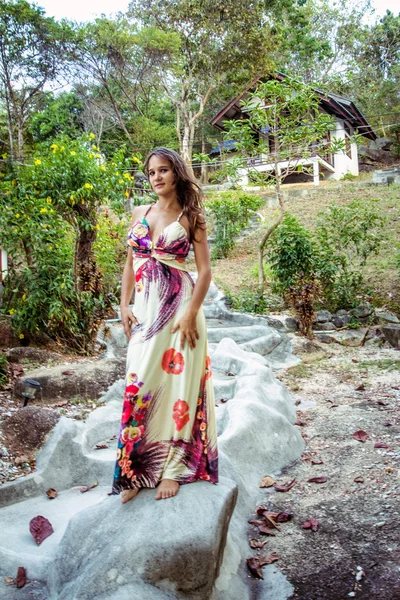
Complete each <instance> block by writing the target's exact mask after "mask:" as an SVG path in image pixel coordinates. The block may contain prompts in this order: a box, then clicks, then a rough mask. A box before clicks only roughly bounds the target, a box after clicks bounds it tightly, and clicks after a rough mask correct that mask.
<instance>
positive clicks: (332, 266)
mask: <svg viewBox="0 0 400 600" xmlns="http://www.w3.org/2000/svg"><path fill="white" fill-rule="evenodd" d="M384 223H385V219H384V217H382V216H381V214H380V212H379V208H378V206H377V203H376V202H360V201H356V200H353V201H352V202H350V203H349V204H348V205H345V206H339V205H336V204H331V205H330V206H329V208H328V209H327V210H325V211H324V212H320V213H319V216H318V219H317V225H316V231H315V236H316V241H317V244H318V247H319V257H320V258H319V260H320V267H319V276H320V280H321V284H322V289H323V293H324V296H325V297H326V299H327V301H328V303H329V306H330V307H331V308H332V309H335V308H347V307H350V306H353V305H355V304H356V302H357V298H356V297H357V294H359V293H360V291H361V287H362V283H363V273H362V268H363V266H364V265H365V263H366V262H367V259H368V257H369V256H371V255H372V254H377V252H378V250H379V247H380V245H381V242H382V228H383V225H384Z"/></svg>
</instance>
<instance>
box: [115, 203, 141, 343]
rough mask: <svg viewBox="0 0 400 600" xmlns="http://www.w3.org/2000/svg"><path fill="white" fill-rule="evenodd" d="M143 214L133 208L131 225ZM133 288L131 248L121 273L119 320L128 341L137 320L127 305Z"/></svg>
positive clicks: (133, 273) (137, 208)
mask: <svg viewBox="0 0 400 600" xmlns="http://www.w3.org/2000/svg"><path fill="white" fill-rule="evenodd" d="M142 212H143V207H135V208H134V209H133V211H132V224H133V223H134V222H135V221H137V220H138V219H139V218H140V216H141V213H142ZM134 287H135V272H134V270H133V252H132V248H128V254H127V257H126V261H125V266H124V270H123V272H122V284H121V302H120V309H121V320H122V325H123V328H124V332H125V335H126V337H127V338H128V341H129V340H130V337H131V329H132V325H137V324H138V320H137V319H136V317H135V315H134V314H133V313H132V311H131V309H130V308H129V303H130V301H131V298H132V294H133V290H134Z"/></svg>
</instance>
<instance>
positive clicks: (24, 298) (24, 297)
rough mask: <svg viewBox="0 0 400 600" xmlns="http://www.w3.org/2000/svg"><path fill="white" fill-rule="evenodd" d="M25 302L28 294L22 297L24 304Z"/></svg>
mask: <svg viewBox="0 0 400 600" xmlns="http://www.w3.org/2000/svg"><path fill="white" fill-rule="evenodd" d="M25 300H26V294H24V295H23V296H22V302H25Z"/></svg>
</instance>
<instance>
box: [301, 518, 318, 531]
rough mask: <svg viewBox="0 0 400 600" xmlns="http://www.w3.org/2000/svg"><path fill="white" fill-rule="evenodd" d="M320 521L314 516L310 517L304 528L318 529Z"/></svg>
mask: <svg viewBox="0 0 400 600" xmlns="http://www.w3.org/2000/svg"><path fill="white" fill-rule="evenodd" d="M318 525H319V523H318V521H317V519H314V517H310V518H309V519H307V520H306V521H304V523H303V529H311V530H312V531H317V529H318Z"/></svg>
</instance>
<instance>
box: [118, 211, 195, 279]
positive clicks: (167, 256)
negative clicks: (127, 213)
mask: <svg viewBox="0 0 400 600" xmlns="http://www.w3.org/2000/svg"><path fill="white" fill-rule="evenodd" d="M150 208H151V207H150ZM150 208H149V209H148V210H147V212H146V214H145V215H144V217H142V218H141V219H139V220H138V221H135V223H133V225H132V227H131V228H130V229H129V233H128V239H127V245H128V246H130V247H131V248H132V251H133V254H134V258H135V260H136V259H143V258H154V259H158V260H160V261H161V262H168V264H171V266H177V267H178V268H180V269H182V268H183V269H184V266H183V263H184V262H185V260H186V257H187V255H188V253H189V249H190V243H189V240H188V237H187V233H186V229H185V228H184V227H183V225H182V224H181V223H180V222H179V220H180V217H181V216H182V213H181V214H180V215H179V217H178V219H177V220H176V221H173V222H172V223H170V224H169V225H167V226H166V227H164V229H163V230H162V232H161V233H160V235H159V236H158V239H157V240H156V241H155V242H154V241H152V239H151V232H150V226H149V223H148V222H147V219H146V216H147V213H148V212H149V210H150ZM175 261H176V263H178V265H179V266H178V265H176V264H175V265H173V264H172V263H173V262H175Z"/></svg>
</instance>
